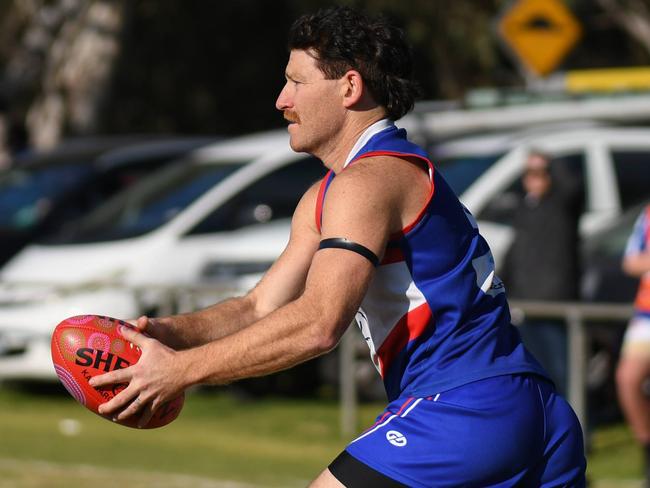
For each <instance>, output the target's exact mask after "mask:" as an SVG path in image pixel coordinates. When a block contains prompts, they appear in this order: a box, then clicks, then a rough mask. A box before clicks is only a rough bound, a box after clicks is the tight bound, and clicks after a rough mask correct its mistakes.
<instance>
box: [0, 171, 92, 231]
mask: <svg viewBox="0 0 650 488" xmlns="http://www.w3.org/2000/svg"><path fill="white" fill-rule="evenodd" d="M92 172H93V170H92V166H91V165H90V164H61V165H57V166H55V167H51V168H40V169H34V170H25V169H20V168H17V169H15V170H12V171H9V172H7V173H6V174H5V175H4V176H3V178H2V180H0V227H2V228H5V229H22V228H31V227H33V226H34V225H37V224H38V223H39V222H40V221H41V220H42V219H43V218H45V216H47V214H48V213H49V212H50V210H51V209H52V206H53V205H55V203H56V202H57V201H58V200H60V199H61V198H63V197H65V196H66V195H67V194H68V193H70V192H73V191H75V190H77V189H78V187H80V186H81V185H82V184H83V182H84V181H86V180H87V179H88V178H89V177H90V176H91V174H92Z"/></svg>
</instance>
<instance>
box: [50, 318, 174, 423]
mask: <svg viewBox="0 0 650 488" xmlns="http://www.w3.org/2000/svg"><path fill="white" fill-rule="evenodd" d="M120 325H123V326H126V327H130V328H133V326H132V325H131V324H129V323H127V322H124V321H122V320H119V319H114V318H111V317H104V316H101V315H78V316H75V317H69V318H67V319H65V320H63V321H62V322H61V323H60V324H58V325H57V326H56V328H55V329H54V333H53V334H52V362H53V363H54V370H55V371H56V374H57V375H58V377H59V379H60V380H61V383H63V386H64V387H65V388H66V390H68V392H69V393H70V395H72V397H73V398H74V399H75V400H77V401H78V402H79V403H81V404H82V405H83V406H84V407H86V408H87V409H88V410H90V411H91V412H93V413H96V414H97V415H99V416H100V417H103V418H106V419H108V420H111V421H112V417H110V416H104V415H101V414H100V413H99V412H98V411H97V409H98V407H99V406H100V405H101V404H102V403H105V402H107V401H109V400H110V399H111V398H113V397H114V396H115V395H117V394H118V393H119V392H120V391H122V390H123V389H124V388H125V387H126V386H127V385H126V384H120V385H111V386H109V387H102V388H93V387H92V386H90V385H89V384H88V381H89V380H90V378H92V377H93V376H98V375H101V374H104V373H107V372H109V371H113V370H115V369H120V368H127V367H129V366H130V365H132V364H135V363H137V362H138V360H139V359H140V355H141V353H142V352H141V351H140V348H139V347H137V346H135V345H134V344H132V343H130V342H128V341H127V340H125V339H124V338H123V337H122V336H121V335H120V333H119V332H118V326H120ZM184 401H185V395H184V394H181V395H180V396H178V397H177V398H175V399H174V400H171V401H169V402H167V403H166V404H164V405H163V406H161V407H160V408H159V409H158V410H157V411H156V413H155V414H154V416H153V417H152V418H151V420H150V421H149V423H147V425H145V426H143V427H142V428H145V429H152V428H156V427H162V426H163V425H167V424H168V423H170V422H171V421H173V420H174V419H175V418H176V417H178V414H179V413H180V411H181V409H182V408H183V403H184ZM117 423H119V424H121V425H125V426H127V427H137V423H138V415H137V414H136V415H134V416H133V417H131V418H128V419H125V420H118V421H117Z"/></svg>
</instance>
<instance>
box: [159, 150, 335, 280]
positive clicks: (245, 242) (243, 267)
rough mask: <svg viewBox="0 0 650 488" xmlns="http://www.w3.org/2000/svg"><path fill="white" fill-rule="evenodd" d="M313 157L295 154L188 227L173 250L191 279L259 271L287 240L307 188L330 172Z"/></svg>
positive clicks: (187, 276) (267, 265)
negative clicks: (297, 208) (295, 213)
mask: <svg viewBox="0 0 650 488" xmlns="http://www.w3.org/2000/svg"><path fill="white" fill-rule="evenodd" d="M325 172H326V169H325V168H324V166H323V165H322V163H321V162H320V161H318V160H317V159H315V158H313V157H303V158H298V159H296V158H293V159H292V160H291V161H290V162H287V164H284V165H281V166H280V167H276V168H274V169H272V170H270V171H268V172H266V173H264V174H261V175H260V176H259V178H257V179H255V180H254V181H251V182H250V183H248V184H247V185H246V186H244V187H242V188H241V189H240V190H239V191H237V192H236V193H235V194H234V195H233V196H231V197H230V198H229V199H227V200H226V201H225V202H223V203H222V204H220V205H219V206H218V207H216V208H214V209H213V210H212V211H211V212H210V213H208V214H207V215H206V216H204V217H203V218H202V219H201V220H200V221H198V222H196V223H195V224H194V225H193V226H192V227H191V228H189V229H188V230H187V231H186V232H185V233H184V234H183V236H182V237H181V238H180V239H179V240H178V242H177V243H176V244H175V247H176V249H173V250H171V251H170V252H171V253H173V255H174V256H175V259H177V260H180V261H182V262H183V263H185V265H184V270H183V280H184V281H187V282H191V283H196V282H206V281H208V282H214V281H219V280H221V281H223V280H224V279H233V280H234V279H238V278H239V277H241V276H243V275H250V276H256V277H259V276H260V275H261V273H263V272H264V271H265V270H266V269H267V268H268V267H269V266H270V265H271V264H272V263H273V261H275V259H276V258H277V257H278V256H279V255H280V253H281V252H282V250H283V249H284V247H285V246H286V243H287V242H288V238H289V232H290V224H291V216H292V215H293V212H294V210H295V207H296V205H297V204H298V202H299V200H300V198H301V197H302V195H303V194H304V192H305V191H306V190H307V189H308V188H309V187H310V186H311V185H312V184H314V183H315V182H316V181H318V180H320V179H321V178H322V177H323V176H324V175H325Z"/></svg>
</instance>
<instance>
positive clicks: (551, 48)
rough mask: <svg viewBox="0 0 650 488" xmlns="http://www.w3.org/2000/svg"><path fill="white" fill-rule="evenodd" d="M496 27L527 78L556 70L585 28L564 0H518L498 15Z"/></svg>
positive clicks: (537, 76)
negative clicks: (582, 27)
mask: <svg viewBox="0 0 650 488" xmlns="http://www.w3.org/2000/svg"><path fill="white" fill-rule="evenodd" d="M497 30H498V33H499V35H500V37H501V39H502V40H503V41H504V43H505V44H506V46H507V48H508V49H509V51H511V53H512V54H513V55H514V56H515V59H516V60H517V61H518V64H519V66H520V69H522V70H523V71H524V76H526V78H527V79H530V76H531V75H532V76H533V77H534V78H540V77H545V76H547V75H548V74H550V73H551V72H553V70H555V68H556V67H557V66H558V65H559V64H560V62H561V61H562V59H564V57H565V56H566V54H567V53H568V52H569V51H570V49H571V48H572V47H573V46H574V45H575V43H576V42H577V41H578V39H579V38H580V36H581V31H582V29H581V27H580V24H579V23H578V21H577V20H576V18H575V17H574V16H573V14H572V13H571V12H570V11H569V10H568V9H567V8H566V6H565V5H564V3H563V2H562V1H561V0H516V1H515V2H514V3H512V4H511V5H510V6H509V7H508V8H507V9H506V11H505V12H504V14H503V15H502V16H501V17H500V18H499V20H498V22H497Z"/></svg>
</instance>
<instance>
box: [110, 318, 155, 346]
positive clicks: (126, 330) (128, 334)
mask: <svg viewBox="0 0 650 488" xmlns="http://www.w3.org/2000/svg"><path fill="white" fill-rule="evenodd" d="M139 320H140V319H138V321H139ZM117 330H118V332H119V333H120V335H121V336H122V337H124V338H125V339H126V340H127V341H129V342H131V343H133V344H135V345H136V346H138V347H140V348H142V347H143V346H144V344H145V343H146V341H147V339H148V338H147V336H146V335H144V334H143V333H142V332H141V331H140V330H139V329H137V328H135V327H127V326H125V325H120V326H119V327H118V328H117Z"/></svg>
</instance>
